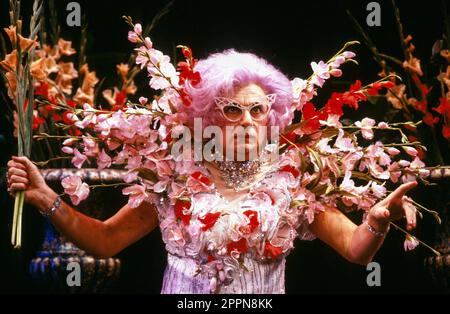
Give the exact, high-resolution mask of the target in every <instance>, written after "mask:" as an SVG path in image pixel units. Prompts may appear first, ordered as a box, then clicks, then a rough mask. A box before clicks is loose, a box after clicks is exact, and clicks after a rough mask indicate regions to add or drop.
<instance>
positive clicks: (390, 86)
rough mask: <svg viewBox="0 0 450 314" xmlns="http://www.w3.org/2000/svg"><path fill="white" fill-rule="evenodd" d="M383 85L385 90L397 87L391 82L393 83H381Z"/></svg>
mask: <svg viewBox="0 0 450 314" xmlns="http://www.w3.org/2000/svg"><path fill="white" fill-rule="evenodd" d="M381 85H382V86H383V87H384V88H388V89H389V88H392V87H394V86H395V83H394V82H391V81H387V82H383V83H381Z"/></svg>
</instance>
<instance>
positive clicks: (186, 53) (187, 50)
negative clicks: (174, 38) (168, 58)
mask: <svg viewBox="0 0 450 314" xmlns="http://www.w3.org/2000/svg"><path fill="white" fill-rule="evenodd" d="M181 52H182V53H183V56H184V57H185V58H186V59H190V58H192V49H191V48H189V47H188V46H182V47H181Z"/></svg>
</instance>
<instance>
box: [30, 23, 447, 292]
mask: <svg viewBox="0 0 450 314" xmlns="http://www.w3.org/2000/svg"><path fill="white" fill-rule="evenodd" d="M125 20H126V22H127V23H128V25H129V26H130V28H131V30H130V31H129V33H128V39H129V41H130V42H132V43H134V44H136V49H135V51H136V58H135V63H136V65H137V66H138V67H139V68H140V69H141V70H145V71H146V72H147V73H148V77H149V85H150V87H151V88H152V89H153V90H155V91H157V92H159V95H157V96H155V97H154V99H152V100H149V99H148V98H146V97H140V98H139V102H138V103H133V102H130V101H128V102H126V103H125V99H126V97H125V96H126V95H127V94H128V93H134V92H135V88H134V87H133V84H132V83H130V80H128V79H125V77H126V73H127V71H126V68H125V67H120V68H119V73H121V76H122V77H123V78H124V80H123V82H124V83H123V86H125V89H124V88H123V87H122V88H121V89H119V88H117V89H115V90H110V91H107V92H105V93H104V96H105V97H106V98H107V99H108V100H109V103H110V105H111V108H109V109H108V108H99V107H96V106H95V104H93V98H92V97H90V96H92V93H91V92H92V89H93V85H95V84H96V83H97V82H96V79H94V76H95V75H93V76H92V75H91V76H89V73H90V72H89V71H88V69H87V68H85V70H84V74H85V76H86V77H88V79H87V82H86V84H85V85H84V84H83V86H82V87H81V89H78V90H77V93H76V94H75V97H74V98H73V101H74V102H75V103H76V105H75V104H74V105H70V104H69V103H68V102H67V101H66V103H63V104H61V102H58V100H60V99H66V98H67V97H65V95H66V94H70V93H69V91H70V90H71V89H70V88H69V87H70V84H69V82H68V81H70V80H71V79H73V78H74V77H75V72H74V71H73V69H72V67H71V66H69V65H66V66H63V65H60V67H59V68H55V66H54V65H52V63H53V61H54V60H55V57H52V53H53V55H54V54H55V53H56V52H55V51H54V50H53V49H51V48H47V49H44V50H43V51H41V52H40V54H38V55H39V56H40V59H38V60H37V61H35V62H39V63H40V65H39V66H36V67H35V68H37V69H39V71H36V73H39V74H41V76H40V78H41V79H42V81H40V82H39V84H38V85H37V87H38V90H40V91H41V93H42V95H43V96H44V98H45V99H47V100H49V102H50V103H52V104H49V105H51V106H52V108H55V107H56V108H64V110H65V113H64V117H65V119H66V120H67V121H66V125H68V126H70V128H71V129H73V132H72V133H67V134H65V135H60V136H58V138H61V139H64V141H63V147H62V149H61V150H62V152H64V154H66V156H70V157H69V158H71V162H72V164H73V165H74V166H75V167H77V168H81V167H83V166H84V165H85V164H86V163H90V162H93V163H94V162H95V164H96V165H97V167H98V168H99V169H105V168H110V167H120V168H124V169H126V170H127V172H126V174H125V175H124V177H123V181H124V182H123V183H121V184H120V185H122V186H125V187H124V188H123V190H122V193H123V194H124V195H127V196H128V205H129V206H130V207H132V208H136V207H138V206H139V205H140V204H141V203H142V202H144V201H148V202H152V203H154V204H156V205H157V209H158V215H159V221H160V228H161V231H162V236H163V240H164V242H165V243H166V248H167V250H168V251H169V252H171V253H173V254H176V255H179V256H190V257H197V258H199V259H201V260H203V261H204V263H203V264H202V265H200V267H199V271H200V272H207V273H208V274H209V277H210V278H211V289H212V291H215V289H216V288H217V285H218V284H220V283H223V284H226V283H227V282H229V280H230V278H231V277H232V273H233V272H234V271H235V270H236V269H238V268H240V267H244V268H245V263H244V256H245V255H246V254H249V255H253V256H254V257H255V258H259V259H277V258H279V257H280V256H282V255H284V254H287V253H288V252H289V250H290V249H291V248H292V247H293V240H294V239H295V238H296V237H298V236H301V237H310V236H311V235H310V234H308V232H307V230H306V229H307V225H308V224H310V223H311V222H312V221H313V220H314V216H315V214H316V213H319V212H321V211H324V210H326V208H327V207H328V206H332V207H337V208H341V209H343V210H344V211H350V210H357V209H361V210H363V211H368V210H369V209H370V208H371V207H372V206H373V205H374V204H375V203H376V202H378V201H379V200H382V199H383V198H384V197H385V196H386V194H387V193H388V192H389V191H388V186H389V184H390V183H393V184H395V183H398V182H410V181H414V180H419V181H421V182H423V183H427V181H426V178H427V176H428V175H429V170H430V168H427V167H425V164H424V163H423V161H422V160H421V159H420V157H419V150H425V147H424V146H422V145H421V144H420V143H419V142H417V141H413V142H411V141H410V140H409V139H408V137H407V136H406V135H405V133H404V132H403V129H404V128H415V127H417V125H418V124H419V123H415V122H411V121H408V122H397V123H387V122H384V121H380V122H378V123H377V122H376V121H375V120H373V119H371V118H364V119H362V120H361V121H357V122H355V123H354V124H344V123H343V122H342V119H341V118H342V116H343V113H344V111H343V108H344V107H349V108H353V109H354V110H357V109H358V106H359V103H361V102H364V101H366V100H367V98H368V97H370V96H376V95H380V94H381V93H386V92H387V91H389V90H391V89H392V88H394V87H395V83H393V79H395V78H396V76H394V75H388V76H386V77H384V78H382V79H381V80H379V81H377V82H374V83H371V84H368V85H364V86H363V84H362V83H361V82H360V81H356V82H355V83H354V84H352V85H351V86H350V88H349V90H348V91H345V92H333V93H332V94H331V97H330V98H329V100H328V101H327V102H326V103H325V105H323V106H320V108H319V106H317V105H314V104H313V103H312V100H313V99H314V96H316V95H317V93H318V89H319V88H321V87H322V86H323V85H324V84H325V82H326V81H327V80H329V79H330V78H331V77H340V76H341V75H342V74H343V72H342V70H341V67H342V65H344V64H346V63H350V62H353V63H355V62H356V61H355V60H354V58H355V53H353V52H352V51H350V50H348V49H349V48H350V47H351V46H352V45H354V44H357V42H350V43H347V44H345V46H344V47H343V48H342V49H341V50H340V51H339V52H338V53H336V54H335V55H334V56H333V57H332V58H330V60H328V61H327V62H324V61H319V62H318V63H316V62H312V63H311V68H312V72H313V74H312V75H311V76H310V77H309V78H308V79H306V80H303V79H300V78H295V79H293V80H292V93H293V95H294V100H295V101H294V103H293V106H292V111H300V112H301V113H302V118H301V121H300V122H299V123H296V124H292V125H290V126H288V127H287V128H286V129H285V130H284V133H283V134H281V139H280V142H279V145H275V146H274V145H269V146H270V147H268V148H267V151H266V152H265V153H266V154H267V155H268V156H270V155H271V153H273V149H276V150H279V152H280V153H281V154H280V156H281V158H280V159H279V160H278V161H277V162H276V164H275V167H274V168H273V169H274V170H273V171H272V172H271V173H270V174H268V175H266V176H265V177H264V179H263V180H261V181H260V182H259V183H258V184H257V185H255V186H254V187H252V189H251V191H250V193H249V196H248V197H247V198H246V199H245V200H244V201H242V202H241V204H240V207H239V210H237V211H236V210H234V211H233V210H230V209H229V207H228V204H227V201H226V199H225V198H223V197H222V196H221V195H220V193H218V192H217V190H216V187H215V186H214V184H213V181H212V178H211V173H210V172H209V171H208V170H207V169H206V168H205V167H204V166H202V165H201V164H198V163H196V162H194V161H193V160H183V159H182V158H180V157H179V156H178V157H176V156H173V155H172V154H171V153H170V152H171V147H172V145H173V143H174V142H175V139H174V138H173V137H172V134H173V131H176V130H177V129H179V128H182V127H183V126H184V125H185V124H186V123H187V114H186V112H187V111H188V110H189V106H190V97H189V93H188V92H187V89H186V86H187V85H188V84H189V85H190V86H194V87H195V86H196V85H197V84H201V82H202V77H201V75H200V74H199V73H198V72H196V71H195V65H196V62H197V60H196V59H195V58H194V56H193V52H192V50H191V49H190V48H189V47H187V46H179V48H180V49H181V52H182V54H183V56H184V59H185V60H184V61H182V62H179V63H178V64H177V65H176V66H175V65H174V64H172V63H171V59H170V57H169V56H167V55H165V54H163V53H162V52H161V51H159V50H157V49H156V48H154V46H153V42H152V41H151V39H150V38H149V37H146V36H143V31H142V26H141V25H140V24H134V23H133V21H132V19H131V18H130V17H125ZM61 47H63V48H64V47H65V50H63V51H66V52H70V53H71V52H72V50H71V48H70V46H69V45H68V44H67V43H66V42H61V45H58V46H57V50H58V51H59V52H60V54H61V53H62V51H61ZM52 51H53V52H52ZM52 59H53V61H52ZM46 60H48V62H47V61H46ZM52 69H54V70H52ZM51 71H54V72H51ZM49 73H57V74H56V78H55V79H54V80H51V81H50V79H49V78H48V74H49ZM60 73H61V75H60ZM64 73H67V81H64V80H62V79H60V80H58V76H59V75H60V76H62V75H64ZM85 80H86V78H85ZM57 81H58V82H60V83H59V84H56V82H57ZM53 82H54V83H55V84H53ZM61 84H62V85H61ZM55 85H56V86H58V88H56V87H55V88H53V87H54V86H55ZM63 86H65V88H66V90H65V91H66V92H67V93H64V91H63V90H62V87H63ZM83 87H86V88H85V89H83ZM60 91H62V92H63V94H60ZM53 98H54V99H55V100H56V101H57V104H55V103H53V102H52V99H53ZM50 111H51V110H50V109H49V112H50ZM378 133H392V134H394V135H393V136H394V137H396V136H397V137H398V138H399V139H400V140H399V142H393V143H389V144H384V143H382V142H381V141H373V140H374V139H375V138H376V135H377V134H378ZM39 136H42V137H51V136H52V135H49V134H41V135H39ZM360 143H363V144H360ZM62 185H63V187H64V191H65V193H66V194H68V195H69V196H70V198H71V201H72V203H73V204H74V205H78V204H79V203H80V202H81V201H83V200H84V199H86V198H87V197H88V195H89V186H88V185H87V184H86V183H83V182H82V181H81V179H80V178H79V177H76V176H70V177H66V178H64V179H63V180H62ZM413 204H414V205H415V206H416V207H417V210H418V211H419V212H420V211H427V212H430V213H431V214H433V215H434V216H435V217H436V219H438V220H439V217H438V215H437V213H436V212H434V211H430V210H428V209H426V208H425V207H423V206H422V205H420V204H418V203H417V202H413ZM274 213H276V215H275V214H274ZM395 227H396V228H397V229H399V230H401V231H403V232H404V233H405V234H406V239H405V249H411V248H413V247H415V246H417V245H418V244H419V243H421V241H420V240H418V239H417V238H415V237H414V236H413V235H411V234H409V233H408V232H407V231H405V230H403V229H402V228H400V227H399V226H397V225H395ZM206 234H207V235H208V236H206ZM424 245H426V244H424ZM430 249H431V248H430ZM433 251H434V250H433ZM434 253H436V254H439V252H436V251H434Z"/></svg>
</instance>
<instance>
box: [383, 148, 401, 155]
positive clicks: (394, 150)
mask: <svg viewBox="0 0 450 314" xmlns="http://www.w3.org/2000/svg"><path fill="white" fill-rule="evenodd" d="M385 149H386V151H387V152H388V154H389V155H391V156H396V155H398V154H400V151H399V150H398V149H397V148H394V147H386V148H385Z"/></svg>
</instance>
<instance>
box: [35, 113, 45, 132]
mask: <svg viewBox="0 0 450 314" xmlns="http://www.w3.org/2000/svg"><path fill="white" fill-rule="evenodd" d="M44 122H45V120H44V119H43V118H41V117H35V116H33V130H37V129H38V128H39V126H40V125H41V124H42V123H44Z"/></svg>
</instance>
